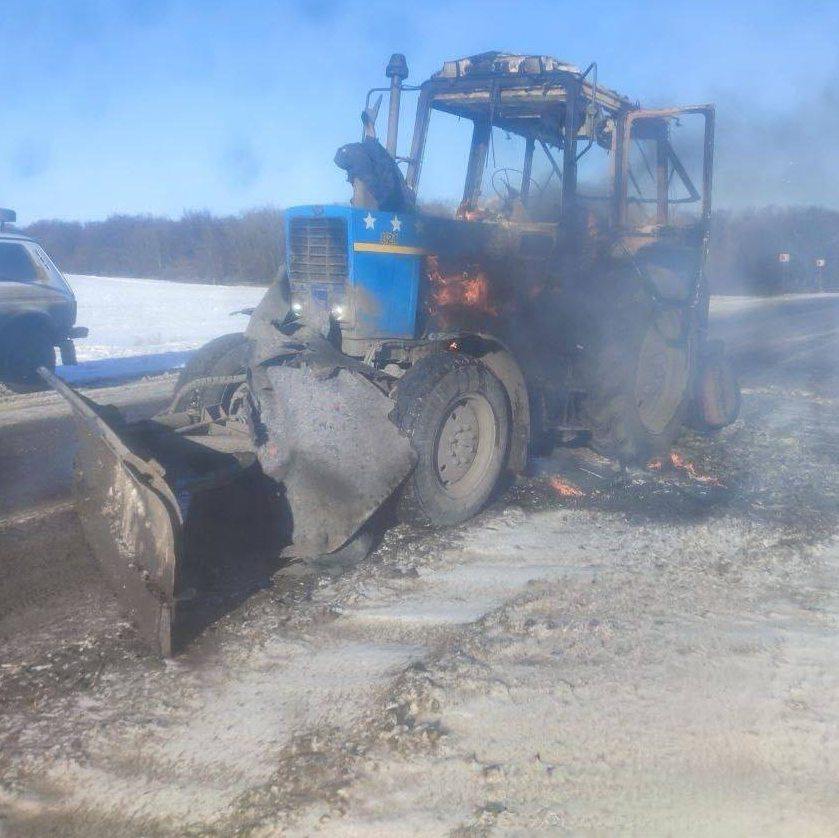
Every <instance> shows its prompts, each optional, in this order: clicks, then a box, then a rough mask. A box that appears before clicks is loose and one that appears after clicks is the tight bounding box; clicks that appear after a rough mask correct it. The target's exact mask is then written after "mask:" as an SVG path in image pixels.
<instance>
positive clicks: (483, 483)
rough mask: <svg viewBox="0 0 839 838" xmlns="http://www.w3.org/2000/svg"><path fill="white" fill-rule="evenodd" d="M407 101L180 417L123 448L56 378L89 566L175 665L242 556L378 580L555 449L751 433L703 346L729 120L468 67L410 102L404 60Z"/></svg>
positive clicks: (393, 102)
mask: <svg viewBox="0 0 839 838" xmlns="http://www.w3.org/2000/svg"><path fill="white" fill-rule="evenodd" d="M387 77H388V80H389V84H388V85H387V86H386V87H383V88H380V89H375V88H374V89H373V90H371V91H370V92H369V93H368V95H367V100H366V103H365V107H364V111H363V114H362V123H363V136H362V139H361V141H360V142H357V143H351V144H349V145H346V146H343V147H342V148H340V149H339V150H338V153H337V155H336V159H335V160H336V163H337V164H338V166H339V167H341V168H342V169H343V170H345V171H346V173H347V179H348V180H349V181H350V183H351V185H352V190H353V196H352V201H351V203H350V204H349V205H338V204H336V205H326V206H323V205H314V206H312V205H309V206H299V207H294V208H292V209H289V210H288V211H287V212H286V213H285V241H286V262H285V266H284V269H283V270H282V271H281V273H280V276H279V277H278V278H277V280H276V282H275V283H274V284H273V285H272V286H271V288H270V289H269V290H268V292H267V293H266V295H265V297H264V298H263V300H262V302H261V303H260V304H259V306H257V308H256V309H255V310H253V312H251V313H250V320H249V323H248V326H247V328H246V330H245V331H244V333H234V334H230V335H224V336H222V337H220V338H218V339H216V340H214V341H211V342H210V343H209V344H207V345H206V346H205V347H203V348H202V349H200V350H199V351H198V352H196V353H195V355H194V356H193V358H192V359H191V360H190V362H189V363H188V364H187V366H186V368H185V369H184V370H183V372H182V374H181V377H180V380H179V382H178V386H177V388H176V393H175V394H174V396H173V399H172V404H171V405H170V407H169V409H168V410H166V411H165V412H164V413H162V414H160V415H158V416H155V417H154V418H152V419H150V420H146V421H143V422H138V423H132V424H128V423H126V422H125V421H124V420H123V419H122V417H121V415H120V414H119V412H118V411H117V410H116V409H114V408H112V407H107V406H101V405H97V404H95V403H93V402H91V401H90V400H88V399H87V398H85V397H84V396H82V395H80V394H78V393H77V392H75V391H74V390H73V389H72V388H70V387H68V386H67V385H66V384H65V383H64V382H62V381H61V380H60V379H58V378H56V377H55V376H54V375H52V374H51V373H49V372H48V371H46V370H45V371H43V375H44V377H45V378H46V379H47V380H48V381H49V382H50V384H51V385H52V386H53V387H54V388H55V389H57V390H58V391H59V392H60V393H61V394H62V395H63V396H64V397H65V398H66V399H67V400H68V401H69V402H70V404H71V405H72V406H73V409H74V411H75V415H76V418H77V422H78V428H79V433H80V447H79V453H78V459H77V497H78V505H79V510H80V514H81V519H82V522H83V524H84V528H85V532H86V534H87V537H88V540H89V542H90V544H91V546H92V548H93V551H94V553H95V554H96V556H97V558H98V559H99V561H100V563H101V564H102V566H103V568H104V570H105V572H106V573H107V574H108V576H109V577H110V578H111V579H112V581H113V582H114V584H115V586H116V588H117V590H118V591H119V592H120V594H121V595H122V599H123V602H124V604H125V606H126V608H127V609H128V611H129V614H130V616H131V617H132V618H133V619H134V621H135V622H136V624H137V625H138V628H139V629H140V631H141V633H142V634H143V635H144V636H145V637H146V638H147V639H148V640H149V642H150V643H151V644H152V645H154V646H155V647H156V648H157V649H158V650H159V651H160V652H162V653H163V654H171V653H172V652H173V651H175V650H176V649H177V648H179V647H180V646H181V645H182V644H183V643H184V642H186V640H188V639H189V637H191V636H193V635H194V634H195V632H197V631H199V630H200V628H201V627H202V626H203V625H206V623H207V622H208V621H209V620H211V619H212V618H213V617H214V616H217V615H216V614H215V613H214V612H213V610H212V608H210V609H209V610H208V608H207V606H206V602H207V601H208V597H207V596H206V594H207V593H208V592H211V591H212V590H214V586H216V587H217V586H218V585H219V584H221V581H220V580H221V579H222V578H224V577H225V573H227V572H228V571H229V572H230V573H233V574H234V575H235V574H236V573H243V572H244V568H245V564H246V562H245V558H244V557H245V556H246V555H248V556H250V557H253V556H259V557H261V559H260V560H265V561H268V562H269V563H270V562H271V561H274V560H276V558H277V557H278V556H283V557H303V558H306V557H314V556H321V555H325V554H333V555H335V556H336V558H340V557H341V556H349V555H352V554H355V555H363V554H364V553H365V551H366V550H367V549H368V548H369V545H370V543H371V539H372V531H373V529H374V527H375V525H376V522H377V519H378V517H379V516H380V515H381V514H382V513H381V512H380V510H381V509H382V508H387V509H394V510H395V511H396V514H397V515H399V516H400V517H402V518H406V519H411V520H417V521H423V522H426V523H430V524H433V525H439V526H444V525H452V524H457V523H460V522H462V521H464V520H466V519H468V518H469V517H471V516H473V515H474V514H475V513H477V512H478V511H479V510H480V509H481V508H482V507H483V506H484V505H485V504H486V503H487V502H488V500H489V499H490V498H491V497H492V495H493V493H494V492H496V491H497V489H498V487H499V486H500V485H502V484H503V483H504V481H505V479H506V478H507V477H508V476H510V475H515V474H517V473H520V472H522V471H523V470H524V469H525V468H526V466H527V463H528V457H529V456H530V455H531V454H533V453H544V452H545V451H548V450H550V448H552V447H553V446H554V445H557V444H563V443H568V442H572V441H573V442H574V443H577V444H578V443H580V442H584V443H586V444H588V445H590V446H591V447H593V448H594V449H596V450H597V451H599V452H601V453H602V454H604V455H606V456H609V457H612V458H614V459H617V460H620V461H623V462H639V463H644V462H646V461H648V460H649V459H650V458H652V457H655V456H657V455H660V454H662V453H663V452H665V451H666V450H667V449H668V448H669V447H670V445H671V443H672V442H673V440H674V439H675V437H676V436H677V434H678V433H679V432H680V429H681V428H682V426H683V425H684V424H685V423H690V424H691V425H692V426H693V427H695V428H699V429H702V430H705V431H712V430H716V429H718V428H721V427H723V426H725V425H727V424H729V423H730V422H732V421H733V420H734V419H735V418H736V415H737V412H738V409H739V391H738V388H737V383H736V380H735V378H734V375H733V373H732V370H731V367H730V365H729V364H728V362H727V361H726V358H725V355H724V353H723V348H722V346H721V345H719V344H718V343H711V342H709V341H708V337H707V331H708V302H709V293H708V285H707V282H706V279H705V275H704V270H703V269H704V263H705V258H706V254H707V249H708V235H709V221H710V213H711V187H712V167H713V149H714V108H713V106H712V105H698V106H692V107H682V108H657V109H645V108H642V107H640V106H639V105H638V104H637V103H636V102H633V101H631V100H630V99H628V98H626V97H625V96H622V95H620V94H618V93H616V92H614V91H613V90H610V89H609V88H607V87H605V86H603V85H602V84H600V82H599V80H598V77H597V67H596V65H595V64H592V65H590V66H589V67H588V68H586V69H585V70H583V71H581V70H579V69H578V68H576V67H574V66H572V65H570V64H567V63H565V62H562V61H559V60H556V59H554V58H550V57H547V56H532V55H512V54H506V53H498V52H490V53H484V54H481V55H476V56H472V57H469V58H464V59H460V60H456V61H447V62H446V63H445V64H444V65H443V68H442V69H441V70H440V71H439V72H437V73H435V74H434V75H433V76H432V77H431V78H429V79H428V80H427V81H425V82H423V83H422V84H420V85H419V86H416V87H412V86H408V85H407V84H406V83H405V80H406V78H407V77H408V68H407V65H406V62H405V59H404V57H403V56H401V55H394V56H393V57H392V58H391V61H390V63H389V64H388V67H387ZM384 95H387V96H388V100H389V108H388V120H387V123H388V125H387V136H386V141H385V145H384V146H383V145H381V144H380V143H379V141H378V139H377V138H376V120H377V114H378V111H379V108H380V104H381V102H382V98H383V96H384ZM408 95H415V96H416V97H417V102H416V115H415V119H414V124H413V133H412V136H411V139H410V149H409V151H408V152H407V155H404V156H403V155H400V154H399V152H398V149H399V142H398V140H399V137H398V133H399V129H400V125H401V123H402V120H401V119H400V117H401V110H402V103H403V99H405V98H406V97H407V96H408ZM464 129H466V130H467V134H464ZM456 132H457V133H459V135H460V136H461V138H462V139H463V140H464V142H463V151H464V158H463V160H462V166H463V167H464V168H465V184H464V189H463V193H462V197H461V199H460V200H459V203H457V206H456V209H455V206H454V204H452V206H451V207H450V208H449V209H448V212H446V207H441V206H439V205H437V206H434V205H428V204H426V205H424V204H423V203H422V196H423V194H424V191H423V189H422V178H421V175H422V173H423V169H424V168H425V169H426V170H427V172H428V173H429V174H428V176H429V178H431V187H432V188H438V187H440V186H441V184H444V185H448V184H450V183H451V182H452V178H453V177H455V176H456V172H457V168H456V161H453V160H452V159H451V157H452V155H451V150H452V149H453V148H454V142H453V141H451V142H450V141H449V138H450V135H453V134H454V133H456ZM435 137H436V138H437V139H438V143H437V145H436V146H435V144H434V142H433V138H435ZM427 146H428V148H427ZM517 155H518V156H517ZM435 167H436V168H435ZM461 176H463V174H462V173H461ZM435 177H436V178H437V180H436V181H434V178H435ZM248 561H251V559H248ZM225 568H226V570H225ZM209 599H212V597H209ZM202 602H203V603H204V604H203V605H202V604H201V603H202Z"/></svg>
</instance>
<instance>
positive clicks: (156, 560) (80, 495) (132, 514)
mask: <svg viewBox="0 0 839 838" xmlns="http://www.w3.org/2000/svg"><path fill="white" fill-rule="evenodd" d="M39 373H40V375H41V377H42V378H43V379H44V380H45V381H46V382H47V383H48V384H49V385H50V386H51V387H52V388H53V389H54V390H56V391H57V392H58V393H59V394H60V395H61V396H62V397H63V398H64V399H65V400H66V401H67V402H68V404H69V405H70V407H71V408H72V410H73V417H74V420H75V423H76V427H77V430H78V442H79V447H78V453H77V455H76V462H75V492H76V502H77V508H78V513H79V517H80V520H81V524H82V528H83V530H84V533H85V536H86V538H87V541H88V543H89V545H90V547H91V550H92V552H93V554H94V557H95V558H96V560H97V562H98V563H99V565H100V566H101V568H102V570H103V572H104V574H105V576H106V577H107V579H108V580H109V581H110V583H111V584H112V586H113V588H114V590H115V591H116V594H117V596H118V599H119V600H120V602H121V604H122V606H123V608H124V609H125V611H126V612H127V616H128V617H129V619H130V620H131V621H132V622H133V623H134V624H135V626H136V627H137V630H138V632H139V633H140V635H141V636H142V637H143V639H144V640H146V641H147V642H148V643H149V644H150V645H151V646H152V648H153V649H154V650H156V651H157V652H158V653H159V654H162V655H164V656H169V655H171V654H173V652H175V651H176V650H177V647H178V645H179V636H178V635H179V628H180V624H181V623H182V622H183V620H182V619H181V618H182V616H184V615H182V610H183V608H182V606H183V603H184V600H187V599H189V596H190V595H189V588H188V586H187V584H186V583H187V581H188V578H187V571H188V570H189V565H190V563H191V557H190V556H188V555H187V552H188V551H189V550H190V549H191V548H190V545H192V544H195V543H196V538H195V535H197V533H195V534H193V535H190V528H192V529H193V531H194V530H196V529H200V526H199V525H198V524H197V523H196V522H195V521H194V520H193V518H194V515H193V513H194V511H195V509H196V507H199V508H200V507H201V506H202V501H203V502H205V501H206V497H207V496H212V494H213V492H217V491H218V490H219V489H220V488H224V487H230V486H232V485H233V484H235V483H236V482H237V481H241V480H242V479H243V477H244V476H245V475H246V474H247V473H248V470H249V468H250V467H251V466H252V465H253V463H254V462H255V454H254V453H253V451H252V450H251V447H250V440H249V438H248V437H246V436H245V435H244V434H241V433H240V434H231V435H219V436H216V437H213V436H204V437H198V436H190V435H189V433H183V431H184V430H186V431H188V430H189V424H188V422H189V419H188V417H186V415H185V414H182V415H181V416H180V417H178V416H177V415H173V416H163V417H158V418H157V419H153V420H148V421H145V422H138V423H134V424H127V423H125V421H124V420H123V419H122V416H121V415H120V413H119V411H118V410H116V408H113V407H110V406H101V405H97V404H95V403H94V402H92V401H91V400H90V399H87V398H85V397H84V396H82V395H81V394H79V393H78V392H76V391H75V390H74V389H73V388H72V387H70V386H68V385H67V384H66V383H65V382H64V381H62V380H61V379H60V378H58V377H57V376H55V375H54V374H53V373H51V372H50V371H49V370H47V369H45V368H44V367H41V368H40V369H39ZM204 430H206V428H205V429H204ZM188 518H189V519H190V520H189V521H187V519H188ZM199 540H200V539H199ZM187 610H188V609H187Z"/></svg>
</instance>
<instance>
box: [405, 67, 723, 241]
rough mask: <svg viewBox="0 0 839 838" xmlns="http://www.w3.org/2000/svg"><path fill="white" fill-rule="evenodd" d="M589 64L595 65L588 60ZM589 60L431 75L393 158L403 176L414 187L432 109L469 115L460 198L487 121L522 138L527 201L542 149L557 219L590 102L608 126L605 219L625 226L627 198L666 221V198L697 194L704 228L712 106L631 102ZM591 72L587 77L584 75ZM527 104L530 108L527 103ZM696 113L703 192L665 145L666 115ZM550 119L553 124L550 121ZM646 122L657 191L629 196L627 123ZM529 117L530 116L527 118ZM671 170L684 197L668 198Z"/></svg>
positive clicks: (475, 175) (568, 200)
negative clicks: (555, 191)
mask: <svg viewBox="0 0 839 838" xmlns="http://www.w3.org/2000/svg"><path fill="white" fill-rule="evenodd" d="M592 66H593V65H592ZM592 66H590V67H589V68H588V69H587V70H586V71H585V72H584V73H580V72H571V71H569V70H559V71H552V72H546V73H540V74H521V73H519V74H507V75H504V74H495V73H492V74H489V73H476V74H474V75H471V74H470V75H463V76H459V77H457V78H441V77H437V76H435V77H432V78H431V79H429V80H428V81H426V82H424V83H423V84H421V85H420V86H419V88H418V89H419V101H418V102H417V111H416V120H415V123H414V135H413V141H412V145H411V152H410V157H408V158H400V157H397V158H396V159H397V160H402V161H406V162H407V163H408V168H407V173H406V180H407V184H408V186H409V188H410V189H412V190H413V191H414V192H416V190H417V187H418V184H419V179H420V174H421V171H422V162H423V157H424V154H425V145H426V139H427V135H428V125H429V120H430V117H431V112H432V111H433V110H439V111H442V112H444V113H449V114H452V115H455V116H459V117H463V118H467V119H470V120H472V121H473V123H474V128H473V133H472V144H471V149H470V155H469V162H468V165H467V172H466V179H465V184H464V191H463V200H464V202H465V203H466V205H469V206H472V205H474V203H475V201H476V200H477V199H478V196H479V194H480V189H481V180H482V175H483V169H484V166H485V163H486V158H487V152H488V149H489V144H490V136H491V130H492V128H493V127H497V128H501V129H502V130H505V131H510V132H511V133H515V134H517V135H519V136H522V137H524V139H525V142H526V145H525V156H524V162H523V166H522V175H523V177H522V190H521V198H522V201H523V203H525V204H527V201H528V199H529V197H530V195H529V192H530V176H531V172H532V166H533V153H534V150H535V146H536V143H537V142H538V143H539V145H540V146H541V147H542V149H543V150H544V152H545V154H546V156H547V158H548V161H549V162H550V164H551V167H552V169H553V172H554V173H555V174H556V175H557V177H558V178H559V179H560V183H561V206H562V218H563V220H566V221H567V220H569V219H570V218H571V217H572V216H573V214H574V209H575V205H576V198H577V166H578V161H579V159H580V157H581V156H582V154H584V153H585V152H586V151H588V149H589V148H591V146H592V145H594V144H595V143H596V142H597V138H596V137H595V136H594V133H595V130H596V126H595V124H594V120H593V119H590V118H589V116H590V114H589V109H597V110H599V111H600V112H601V113H603V114H605V116H606V118H607V119H608V120H610V122H611V125H612V131H611V134H612V137H611V147H610V151H611V155H612V160H611V169H612V171H611V178H610V183H611V185H610V195H609V198H608V200H609V202H610V204H611V212H610V218H611V223H612V224H613V226H615V227H618V228H621V227H627V226H628V214H627V207H628V204H629V203H632V202H640V203H655V204H656V223H657V224H658V225H659V226H666V225H667V224H668V223H670V204H674V203H687V202H695V201H699V200H700V199H701V201H702V213H701V218H702V223H703V224H704V225H705V226H706V227H707V225H708V223H709V220H710V211H711V186H712V178H713V147H714V107H713V105H696V106H690V107H685V108H660V109H642V108H641V107H640V106H639V105H638V104H637V103H633V102H631V101H630V100H629V99H627V98H625V97H623V96H621V95H619V94H617V93H615V92H614V91H611V90H609V89H607V88H604V87H602V86H599V85H598V83H597V76H596V70H595V72H594V73H593V74H592V73H591V72H590V71H591V70H592ZM589 76H591V78H589ZM537 94H538V96H539V97H540V100H538V101H541V102H545V103H549V105H550V107H546V106H545V105H542V107H541V112H540V113H535V110H536V109H535V107H534V106H533V105H532V102H533V100H534V98H535V97H536V96H537ZM529 105H530V107H528V106H529ZM690 114H698V115H701V116H703V117H704V119H705V138H704V153H703V182H702V189H701V193H700V190H699V189H697V188H696V186H695V185H694V184H693V182H692V180H691V178H690V176H689V175H688V173H687V171H686V170H685V168H684V166H683V165H682V163H681V161H680V160H679V158H678V156H677V155H676V153H675V151H674V150H673V148H672V146H671V145H670V141H669V129H668V125H669V122H670V121H671V120H673V119H676V118H678V117H679V116H686V115H690ZM550 121H553V123H554V124H553V125H549V124H548V123H549V122H550ZM642 121H649V122H650V127H649V129H646V128H645V129H643V130H644V137H643V138H644V139H653V140H655V141H656V158H655V161H654V165H655V173H654V174H655V181H656V197H655V198H651V199H645V198H640V197H639V198H637V199H636V198H632V199H630V198H629V195H628V185H629V183H630V182H631V180H632V178H633V175H632V172H631V171H630V168H629V151H630V146H631V141H632V140H633V139H635V138H638V136H639V134H638V133H633V127H636V131H637V127H638V126H640V125H641V124H642ZM527 123H530V124H529V125H528V124H527ZM581 137H582V138H587V139H588V144H587V145H586V146H585V148H583V151H582V152H581V153H578V150H577V147H578V140H579V139H580V138H581ZM551 147H553V148H554V149H557V150H558V151H560V152H561V153H562V168H561V169H560V166H559V164H558V163H557V161H556V160H555V158H554V156H553V154H552V153H551ZM672 173H675V174H676V175H678V177H679V178H680V180H681V181H682V183H683V184H684V186H685V188H686V189H687V191H688V197H686V198H678V199H671V198H670V197H669V194H668V193H669V185H670V178H671V175H672Z"/></svg>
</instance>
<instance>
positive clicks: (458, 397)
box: [396, 352, 511, 526]
mask: <svg viewBox="0 0 839 838" xmlns="http://www.w3.org/2000/svg"><path fill="white" fill-rule="evenodd" d="M396 418H397V421H398V424H399V426H400V427H401V428H402V430H403V431H404V432H405V433H406V435H407V436H408V437H409V439H410V440H411V445H412V446H413V448H414V451H415V452H416V454H417V465H416V468H415V469H414V471H413V472H412V473H411V474H410V475H409V477H408V478H407V480H406V481H405V483H404V484H403V487H402V490H401V494H400V497H399V505H398V510H399V514H400V517H401V518H402V519H403V520H410V521H415V522H418V523H430V524H434V525H436V526H450V525H453V524H459V523H461V522H463V521H466V520H467V519H469V518H471V517H472V516H473V515H475V514H476V513H477V512H478V511H479V510H480V509H481V508H482V507H483V506H484V505H485V504H486V502H487V501H488V500H489V499H490V497H491V496H492V494H493V492H494V490H495V488H496V486H497V485H498V481H499V478H500V476H501V473H502V470H503V468H504V463H505V461H506V458H507V450H508V448H509V443H510V428H511V421H510V406H509V404H508V401H507V394H506V393H505V391H504V387H503V385H502V384H501V382H500V381H499V380H498V379H497V378H496V377H495V376H494V375H493V374H492V373H491V372H490V370H489V369H488V368H487V367H486V366H485V365H484V364H482V363H481V362H480V361H479V360H477V359H475V358H470V357H468V356H465V355H460V354H457V353H453V352H440V353H437V354H434V355H431V356H429V357H427V358H424V359H423V360H421V361H419V362H418V363H417V364H415V365H414V366H413V367H412V368H411V369H410V370H408V372H406V373H405V375H404V376H403V378H402V380H401V381H400V382H399V386H398V388H397V399H396Z"/></svg>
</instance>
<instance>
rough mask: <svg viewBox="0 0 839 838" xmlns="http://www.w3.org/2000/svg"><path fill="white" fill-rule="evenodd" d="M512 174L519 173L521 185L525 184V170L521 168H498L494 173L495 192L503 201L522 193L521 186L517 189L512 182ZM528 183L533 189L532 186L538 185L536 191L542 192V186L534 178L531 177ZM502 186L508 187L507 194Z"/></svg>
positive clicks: (493, 184)
mask: <svg viewBox="0 0 839 838" xmlns="http://www.w3.org/2000/svg"><path fill="white" fill-rule="evenodd" d="M510 175H518V180H519V183H520V184H521V185H523V181H524V172H523V171H522V170H521V169H507V168H504V169H496V170H495V171H494V172H493V173H492V180H491V183H492V189H493V192H495V194H496V195H497V196H498V197H499V198H500V199H501V200H502V201H509V200H510V198H516V197H518V196H519V195H521V188H519V189H516V188H515V187H514V186H512V185H511V184H510ZM528 183H529V185H530V187H531V189H532V187H534V186H535V187H536V191H537V192H538V193H539V194H541V193H542V187H541V186H539V183H538V182H537V181H536V180H534V178H532V177H531V178H529V179H528ZM502 187H503V188H504V189H506V194H504V192H502V191H501V190H502Z"/></svg>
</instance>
